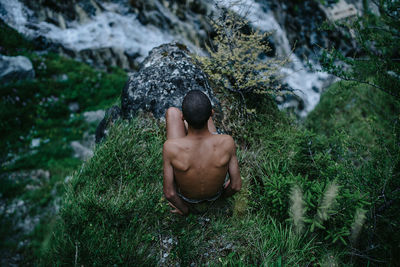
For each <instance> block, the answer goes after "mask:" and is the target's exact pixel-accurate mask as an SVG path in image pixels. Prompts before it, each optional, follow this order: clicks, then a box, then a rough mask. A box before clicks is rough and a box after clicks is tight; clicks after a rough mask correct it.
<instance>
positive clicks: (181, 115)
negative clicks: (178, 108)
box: [181, 112, 185, 121]
mask: <svg viewBox="0 0 400 267" xmlns="http://www.w3.org/2000/svg"><path fill="white" fill-rule="evenodd" d="M181 119H182V120H183V121H184V120H185V118H184V117H183V113H182V112H181Z"/></svg>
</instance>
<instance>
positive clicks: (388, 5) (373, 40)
mask: <svg viewBox="0 0 400 267" xmlns="http://www.w3.org/2000/svg"><path fill="white" fill-rule="evenodd" d="M367 2H368V1H365V3H364V14H363V15H362V16H361V17H359V18H357V19H356V20H354V21H352V22H346V23H338V25H337V27H342V28H345V29H347V30H348V31H349V32H350V33H352V35H353V36H354V37H355V40H356V41H357V48H358V52H357V53H356V54H355V55H351V56H350V57H346V56H344V55H343V53H342V51H339V50H336V49H332V50H330V51H324V53H323V54H322V56H321V58H320V63H321V65H322V68H323V70H324V71H327V72H329V73H331V74H333V75H336V76H338V77H340V78H342V79H344V80H348V81H358V82H361V83H364V84H368V85H371V86H373V87H375V88H377V89H379V90H382V91H384V92H386V93H388V94H390V95H392V96H394V97H397V98H400V89H399V88H400V54H399V51H400V49H399V39H400V23H399V21H400V13H399V9H400V1H399V0H394V1H393V0H379V1H373V2H374V3H376V4H377V5H378V7H379V13H380V14H378V15H377V14H375V13H372V12H371V11H370V10H369V9H368V3H367ZM328 28H329V27H328ZM333 29H335V27H334V28H333Z"/></svg>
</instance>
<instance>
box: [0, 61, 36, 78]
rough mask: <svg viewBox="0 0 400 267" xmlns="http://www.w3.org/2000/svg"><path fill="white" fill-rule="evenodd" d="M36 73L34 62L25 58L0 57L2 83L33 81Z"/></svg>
mask: <svg viewBox="0 0 400 267" xmlns="http://www.w3.org/2000/svg"><path fill="white" fill-rule="evenodd" d="M34 77H35V71H34V69H33V65H32V62H31V61H30V60H29V59H28V58H27V57H24V56H17V57H8V56H3V55H0V82H2V83H7V82H12V81H19V80H26V79H33V78H34Z"/></svg>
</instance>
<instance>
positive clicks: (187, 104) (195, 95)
mask: <svg viewBox="0 0 400 267" xmlns="http://www.w3.org/2000/svg"><path fill="white" fill-rule="evenodd" d="M211 112H212V107H211V102H210V99H208V97H207V96H206V95H205V94H204V93H203V92H202V91H200V90H192V91H190V92H189V93H187V95H186V96H185V98H184V99H183V102H182V113H183V117H184V119H185V120H186V121H187V122H188V124H189V125H190V126H191V127H193V128H194V129H202V128H203V127H204V126H205V125H206V124H207V121H208V119H209V118H210V116H211Z"/></svg>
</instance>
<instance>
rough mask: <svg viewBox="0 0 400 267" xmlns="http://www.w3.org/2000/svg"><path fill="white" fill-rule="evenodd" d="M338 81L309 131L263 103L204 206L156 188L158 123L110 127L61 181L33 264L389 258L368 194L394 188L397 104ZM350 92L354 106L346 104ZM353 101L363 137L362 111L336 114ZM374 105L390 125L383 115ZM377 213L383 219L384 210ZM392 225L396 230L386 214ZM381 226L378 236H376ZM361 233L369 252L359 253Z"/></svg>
mask: <svg viewBox="0 0 400 267" xmlns="http://www.w3.org/2000/svg"><path fill="white" fill-rule="evenodd" d="M342 87H343V85H340V84H338V85H335V86H333V87H332V88H330V89H329V90H328V92H327V93H326V94H325V95H324V97H323V98H322V101H321V104H320V106H319V107H318V108H317V109H316V110H315V111H314V112H313V114H311V115H310V117H309V119H308V121H307V122H306V125H307V127H308V128H309V129H311V130H308V129H306V128H304V127H302V126H298V125H296V124H295V123H293V122H292V121H291V120H290V119H288V118H287V117H286V115H284V114H283V113H281V112H280V111H278V110H277V109H276V107H275V106H274V105H273V104H272V103H271V102H268V103H266V106H264V110H263V111H262V110H259V112H258V113H257V115H256V116H255V117H254V118H253V119H252V120H251V121H250V122H248V123H247V125H246V128H247V129H248V132H247V134H246V136H245V137H243V140H242V141H241V146H240V148H239V150H238V155H239V162H240V165H241V166H240V167H241V173H242V178H243V180H244V188H243V190H242V191H241V192H240V193H239V194H238V195H236V196H235V197H234V198H232V199H229V200H220V201H218V202H216V203H214V204H213V205H212V206H211V207H210V209H209V210H208V211H207V213H206V214H204V215H202V216H194V215H190V216H188V217H179V216H176V215H172V214H171V213H170V212H169V208H168V206H167V203H166V201H165V200H164V198H163V196H162V162H161V160H162V159H161V148H162V143H163V141H164V138H165V137H164V131H165V129H164V127H163V126H162V125H160V124H158V123H157V122H155V121H153V120H152V119H151V118H148V117H146V116H143V115H141V116H139V117H138V118H136V119H135V120H133V121H131V122H121V123H120V124H117V125H116V126H115V127H114V128H113V129H111V134H110V137H109V138H108V139H107V140H106V141H105V142H104V143H103V144H101V145H100V146H99V147H97V149H96V151H95V155H94V156H93V158H92V159H90V160H89V161H88V162H86V163H85V164H84V165H83V166H82V168H81V169H80V170H79V171H77V172H76V173H75V174H74V176H73V178H72V180H71V182H70V183H69V184H68V186H67V193H66V195H65V197H64V201H63V205H62V209H61V213H60V217H59V219H58V222H57V226H56V230H55V232H54V235H53V237H52V239H51V240H50V242H49V243H47V244H45V246H44V248H43V255H44V257H42V263H43V264H46V265H47V264H56V265H72V264H80V265H112V264H121V265H138V264H146V265H147V264H149V265H154V264H166V265H175V264H177V263H179V264H182V265H190V264H192V263H194V264H197V265H200V264H212V265H227V264H235V265H236V264H242V265H249V264H253V265H259V264H267V265H270V264H279V265H280V264H287V265H307V264H332V263H338V264H344V263H347V264H348V263H350V264H366V263H368V262H370V263H376V262H379V261H385V262H393V261H394V260H395V259H396V257H397V256H396V254H395V252H396V250H397V249H398V248H397V247H396V245H395V244H396V243H395V240H398V239H397V238H398V237H397V236H395V235H393V236H392V237H389V235H386V236H385V233H386V234H387V233H388V231H387V229H383V228H382V227H381V226H379V225H378V226H376V228H374V229H372V230H371V226H372V224H373V223H374V219H376V217H374V216H380V214H378V213H377V211H376V210H377V207H378V208H379V207H380V205H381V204H384V203H383V202H382V199H381V198H380V196H379V195H378V192H381V191H380V190H382V188H381V186H382V185H385V186H386V190H387V191H389V187H390V190H392V189H393V188H394V189H395V188H396V186H398V184H397V183H398V182H396V179H395V178H396V177H397V178H398V175H399V174H398V171H397V169H396V168H398V166H399V164H398V163H399V158H398V157H399V156H398V155H400V153H398V152H399V151H398V150H399V146H398V135H397V133H398V132H397V130H396V129H397V128H396V129H394V128H393V127H394V126H393V125H396V123H398V117H396V116H398V115H396V112H398V107H399V103H398V102H396V101H393V100H392V99H390V98H387V97H385V95H379V96H378V95H376V97H375V98H366V96H368V94H369V92H370V91H369V90H370V89H369V88H364V87H362V86H353V85H349V86H348V87H344V88H342ZM375 94H379V92H375ZM348 96H351V97H348ZM353 99H355V100H353ZM349 101H350V103H353V102H354V101H356V103H357V104H358V105H359V106H358V107H357V108H356V107H354V110H353V111H348V107H349V106H348V103H349ZM332 102H333V103H337V105H335V104H331V103H332ZM371 103H374V106H375V109H373V108H371V107H369V106H368V105H370V104H371ZM388 104H390V105H391V106H390V108H386V107H387V105H388ZM381 105H382V107H381ZM378 106H379V108H378ZM330 107H335V109H334V110H331V111H329V110H328V108H330ZM359 109H361V110H365V112H366V113H365V115H366V117H365V123H366V124H368V125H369V126H370V128H368V129H370V131H368V129H367V128H366V130H364V135H365V136H364V137H363V138H361V137H360V136H357V133H358V132H357V131H356V129H358V128H359V127H362V125H357V123H360V120H346V119H343V120H340V119H339V118H341V117H343V118H344V117H346V116H347V115H345V113H346V112H350V113H351V114H354V113H356V112H358V111H359ZM320 110H323V111H324V112H322V111H320ZM333 114H336V115H333ZM358 114H361V116H363V115H362V113H358ZM378 114H381V115H382V120H385V121H387V120H390V119H391V118H392V119H394V122H392V123H391V124H390V123H387V122H383V121H381V120H380V119H379V117H377V116H378ZM354 116H355V115H354ZM371 117H374V118H375V117H376V120H372V121H371V119H370V118H371ZM355 123H356V124H355ZM393 123H394V124H393ZM329 124H331V125H330V126H329ZM389 124H390V125H391V126H392V127H389V126H388V125H389ZM319 125H321V126H323V125H326V126H323V127H321V128H319ZM339 125H341V126H340V127H339ZM364 126H365V127H366V126H367V125H364ZM331 127H332V128H331ZM353 128H354V129H353ZM332 129H338V130H337V131H333V130H332ZM352 129H353V130H354V131H352ZM377 131H378V132H381V133H382V134H378V133H377ZM316 132H317V133H316ZM371 140H374V141H375V143H374V144H372V143H371ZM382 142H383V143H385V144H386V146H385V149H384V150H382V147H380V145H382ZM396 153H397V154H396ZM385 179H386V182H385ZM397 180H398V179H397ZM394 194H396V192H394ZM390 197H393V198H394V199H395V197H396V196H395V195H391V196H390ZM392 208H393V207H392V206H390V207H388V208H387V210H391V209H392ZM384 214H385V216H387V217H385V218H386V219H388V220H391V219H392V217H393V216H392V217H390V216H389V215H388V214H386V213H384ZM379 220H381V219H379ZM381 222H382V223H384V221H381ZM391 227H394V229H396V227H398V224H397V221H396V220H393V221H392V225H391ZM397 229H398V228H397ZM379 234H382V238H381V239H374V237H377V235H379ZM371 237H372V239H371ZM371 240H372V241H371ZM369 242H373V244H374V245H375V246H377V247H378V249H376V250H372V251H371V249H370V250H369V251H367V249H368V246H369V245H371V243H369ZM383 250H386V252H385V254H383V255H382V254H381V255H379V253H381V252H382V251H383Z"/></svg>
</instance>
